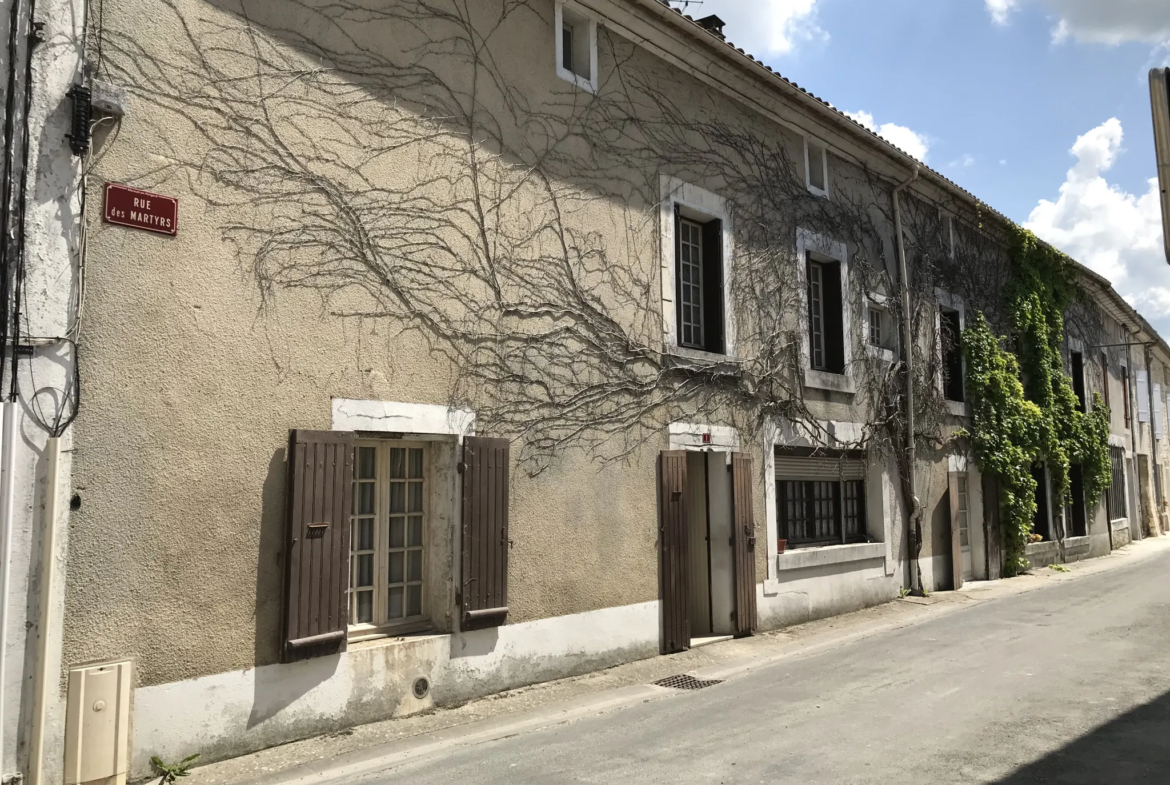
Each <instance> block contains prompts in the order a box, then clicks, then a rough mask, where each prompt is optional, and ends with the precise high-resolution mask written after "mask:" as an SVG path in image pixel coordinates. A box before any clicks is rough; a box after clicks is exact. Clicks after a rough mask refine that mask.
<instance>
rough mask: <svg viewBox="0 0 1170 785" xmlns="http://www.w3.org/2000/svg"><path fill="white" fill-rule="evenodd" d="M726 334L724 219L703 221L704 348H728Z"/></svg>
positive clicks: (719, 350)
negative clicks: (724, 328) (726, 346)
mask: <svg viewBox="0 0 1170 785" xmlns="http://www.w3.org/2000/svg"><path fill="white" fill-rule="evenodd" d="M725 344H726V341H725V338H724V335H723V221H721V220H719V219H718V218H716V219H715V220H713V221H708V222H707V223H705V224H703V348H704V349H706V350H707V351H709V352H713V353H715V354H723V353H724V351H725V348H724V347H725Z"/></svg>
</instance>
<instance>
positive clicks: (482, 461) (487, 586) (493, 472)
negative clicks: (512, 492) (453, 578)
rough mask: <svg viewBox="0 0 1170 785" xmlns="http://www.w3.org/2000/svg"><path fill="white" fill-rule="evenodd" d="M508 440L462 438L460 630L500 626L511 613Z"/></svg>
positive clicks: (476, 437) (474, 437) (480, 437)
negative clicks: (509, 596)
mask: <svg viewBox="0 0 1170 785" xmlns="http://www.w3.org/2000/svg"><path fill="white" fill-rule="evenodd" d="M509 456H510V450H509V443H508V440H507V439H489V438H486V437H482V436H468V437H467V438H466V439H464V441H463V463H462V464H461V465H460V470H461V471H462V472H463V547H462V551H463V553H462V556H463V568H462V569H463V586H462V588H461V590H460V606H461V609H462V613H463V623H462V629H464V630H478V629H484V628H486V627H498V626H500V625H501V624H503V623H504V619H505V617H506V616H507V615H508V550H509V549H510V548H511V544H512V542H511V540H509V539H508V462H509Z"/></svg>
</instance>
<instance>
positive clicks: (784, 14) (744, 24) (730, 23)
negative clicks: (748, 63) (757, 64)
mask: <svg viewBox="0 0 1170 785" xmlns="http://www.w3.org/2000/svg"><path fill="white" fill-rule="evenodd" d="M817 2H818V0H706V2H704V3H703V5H701V6H697V8H699V9H700V11H696V12H695V13H693V14H692V16H706V15H707V14H718V15H719V16H720V18H722V19H723V21H724V22H726V23H727V26H726V27H725V28H724V30H723V32H724V33H725V34H726V35H727V38H728V40H730V41H734V42H735V44H736V46H740V47H743V49H744V50H745V51H747V52H750V53H752V54H754V55H757V56H760V57H763V56H766V55H787V54H791V53H792V52H793V50H795V49H796V47H797V46H798V45H799V44H800V43H802V42H805V41H828V40H829V34H828V33H826V32H825V31H824V30H822V29H821V27H820V26H819V25H818V24H817ZM691 10H692V11H694V8H692V9H691Z"/></svg>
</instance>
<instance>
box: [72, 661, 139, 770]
mask: <svg viewBox="0 0 1170 785" xmlns="http://www.w3.org/2000/svg"><path fill="white" fill-rule="evenodd" d="M133 678H134V667H133V663H130V662H108V663H101V664H97V665H86V666H83V667H78V668H71V669H70V670H69V691H68V698H67V701H66V713H65V785H125V783H126V771H127V768H128V766H127V763H128V755H127V748H128V746H129V737H130V686H131V683H132V682H133Z"/></svg>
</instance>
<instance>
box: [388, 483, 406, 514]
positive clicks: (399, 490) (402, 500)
mask: <svg viewBox="0 0 1170 785" xmlns="http://www.w3.org/2000/svg"><path fill="white" fill-rule="evenodd" d="M390 512H391V513H395V512H406V483H403V482H392V483H390Z"/></svg>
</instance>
